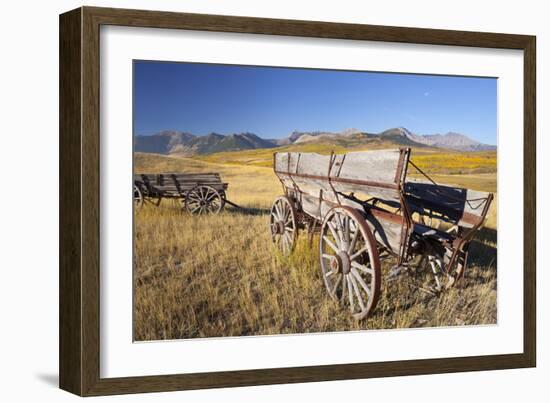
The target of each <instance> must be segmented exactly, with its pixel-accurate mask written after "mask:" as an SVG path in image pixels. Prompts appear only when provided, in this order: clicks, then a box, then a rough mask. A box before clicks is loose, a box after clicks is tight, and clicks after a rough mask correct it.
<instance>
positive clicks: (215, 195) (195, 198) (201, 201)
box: [185, 185, 225, 215]
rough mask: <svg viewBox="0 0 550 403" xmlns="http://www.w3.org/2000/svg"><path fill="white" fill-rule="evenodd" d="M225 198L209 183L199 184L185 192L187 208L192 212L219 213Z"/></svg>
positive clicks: (199, 213)
mask: <svg viewBox="0 0 550 403" xmlns="http://www.w3.org/2000/svg"><path fill="white" fill-rule="evenodd" d="M224 204H225V198H223V197H222V195H220V193H219V192H218V191H217V190H216V189H214V188H213V187H212V186H208V185H198V186H195V187H194V188H193V189H191V190H189V191H188V192H187V193H186V194H185V209H186V210H187V211H188V212H189V213H191V214H198V215H202V214H218V213H219V212H220V211H221V209H222V208H223V205H224Z"/></svg>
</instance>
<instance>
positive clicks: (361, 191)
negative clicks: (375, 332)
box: [270, 148, 493, 319]
mask: <svg viewBox="0 0 550 403" xmlns="http://www.w3.org/2000/svg"><path fill="white" fill-rule="evenodd" d="M410 154H411V150H410V149H409V148H401V149H397V150H377V151H365V152H351V153H347V154H341V155H336V154H332V155H330V156H328V155H319V154H313V153H276V154H274V171H275V174H276V175H277V177H278V178H279V180H280V181H281V184H282V186H283V190H284V195H282V196H280V197H278V198H277V199H276V200H275V201H274V203H273V206H272V209H271V215H270V231H271V236H272V239H273V241H274V242H275V243H276V245H277V246H278V247H279V248H280V250H281V252H283V253H284V254H289V253H291V252H292V250H293V248H294V246H295V243H296V239H297V236H298V233H299V231H300V230H301V229H306V230H307V231H308V233H309V234H310V235H311V234H313V233H314V232H317V231H320V235H319V256H320V266H321V272H322V277H323V280H324V283H325V286H326V288H327V290H328V293H329V295H330V296H331V297H332V298H334V299H336V300H338V301H340V303H341V304H342V305H344V306H347V307H348V308H349V309H350V311H351V313H352V315H353V316H354V317H355V318H356V319H363V318H365V317H367V316H368V315H369V313H370V312H372V310H373V309H374V307H375V306H376V303H377V300H378V297H379V295H380V288H381V287H380V285H381V280H382V278H381V259H383V258H393V259H395V263H396V264H395V266H394V268H393V269H392V274H395V273H398V272H400V271H406V270H408V269H409V268H411V267H426V268H428V269H430V271H431V272H432V274H433V277H434V285H433V289H434V290H437V291H441V290H443V289H444V288H448V287H451V286H452V285H454V284H455V283H456V281H457V280H458V279H460V278H461V276H462V275H463V273H464V269H465V266H466V262H467V258H468V248H469V245H470V242H471V240H472V238H473V236H474V234H475V232H476V230H478V229H479V228H480V227H481V225H482V224H483V221H484V219H485V217H486V215H487V212H488V209H489V206H490V205H491V202H492V200H493V194H492V193H485V192H478V191H473V190H469V189H464V188H460V187H455V186H449V185H439V184H436V183H435V182H434V181H432V180H431V179H430V178H429V177H428V176H427V175H425V174H424V173H423V172H422V171H421V170H420V169H419V168H418V167H416V166H415V168H416V169H417V170H418V171H419V172H420V173H421V174H423V175H424V176H425V178H426V179H427V180H414V179H412V180H409V179H407V171H408V168H409V165H411V164H412V165H414V164H413V163H412V162H411V161H410V160H409V157H410Z"/></svg>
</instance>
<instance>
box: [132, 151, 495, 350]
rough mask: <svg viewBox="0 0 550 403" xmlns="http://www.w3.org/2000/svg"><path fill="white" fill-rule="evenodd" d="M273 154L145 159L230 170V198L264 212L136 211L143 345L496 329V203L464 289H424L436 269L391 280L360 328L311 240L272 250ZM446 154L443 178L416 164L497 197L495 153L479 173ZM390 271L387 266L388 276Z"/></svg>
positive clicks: (146, 167) (141, 157) (144, 164)
mask: <svg viewBox="0 0 550 403" xmlns="http://www.w3.org/2000/svg"><path fill="white" fill-rule="evenodd" d="M317 151H319V150H317ZM271 153H272V150H262V151H258V150H256V151H255V152H250V153H248V152H243V153H241V154H242V155H241V156H240V157H239V158H237V155H236V154H235V153H231V155H229V156H228V155H227V154H229V153H223V154H224V155H222V156H221V155H212V156H208V157H201V159H200V160H199V159H190V158H177V157H166V156H160V155H153V154H136V155H135V170H136V172H152V173H154V172H163V171H165V172H166V171H172V172H174V171H178V172H207V171H208V172H212V171H215V172H219V173H220V174H221V175H222V177H223V179H224V181H226V182H229V184H230V185H229V190H228V198H229V199H230V200H232V201H234V202H235V203H237V204H239V205H242V206H244V207H248V208H250V209H253V210H252V211H249V212H246V213H245V212H243V211H239V210H235V209H232V208H227V207H226V209H225V210H224V211H223V212H222V213H221V214H220V215H217V216H201V217H197V216H190V215H187V214H184V213H182V212H181V210H180V206H179V205H177V204H176V203H172V202H170V201H168V202H163V203H162V204H161V206H160V207H159V208H153V207H148V206H146V207H144V208H143V209H142V210H141V211H139V212H138V213H136V215H135V251H134V252H135V256H134V260H135V276H134V289H135V292H134V299H135V301H134V302H135V312H134V320H135V338H136V340H158V339H177V338H190V337H218V336H242V335H265V334H284V333H305V332H326V331H341V330H357V329H384V328H404V327H432V326H456V325H472V324H492V323H496V315H497V309H496V284H497V275H496V203H494V206H493V207H492V208H491V211H490V214H489V219H488V222H487V228H485V229H484V230H482V231H480V233H479V236H478V239H477V241H476V242H475V243H474V244H473V246H472V248H471V251H470V264H469V268H468V270H467V272H466V276H465V278H464V280H463V281H462V282H461V284H460V286H459V287H456V288H454V289H451V290H449V291H447V292H445V293H443V294H441V295H439V296H436V295H433V294H429V293H425V292H422V291H420V290H419V286H422V285H423V284H424V283H425V282H426V281H429V276H427V275H426V274H425V273H416V274H415V275H404V276H401V277H399V278H398V279H397V280H395V281H393V282H386V281H384V280H383V281H382V296H381V298H380V300H379V302H378V305H377V308H376V309H375V311H374V312H373V314H372V317H370V318H369V319H368V320H366V321H363V322H356V321H354V320H353V319H351V318H350V316H349V315H348V314H347V312H345V311H342V310H341V309H340V307H339V306H338V304H337V303H336V302H334V301H332V300H331V299H330V298H329V297H328V294H327V292H326V290H325V288H324V285H323V281H322V279H321V275H320V269H319V263H318V261H319V257H318V254H317V248H316V247H315V246H314V247H310V246H309V245H308V242H307V239H306V237H305V236H303V237H301V239H300V241H299V243H298V245H297V248H296V250H295V251H294V253H293V254H292V255H291V256H290V257H288V258H284V257H282V256H281V255H280V254H279V253H278V252H277V251H276V250H274V248H273V247H272V246H271V242H270V239H269V234H268V210H269V208H270V206H271V203H272V201H273V199H274V198H275V197H276V196H277V195H279V194H281V193H282V189H281V186H280V183H279V181H278V180H277V178H276V177H275V175H274V174H273V172H272V170H271V168H269V164H270V158H271V157H270V156H271ZM430 153H431V152H430V151H426V152H425V153H424V154H422V153H420V156H422V155H429V154H430ZM252 154H256V155H255V156H253V155H252ZM480 156H481V154H480V155H478V156H476V158H477V157H480ZM432 157H433V156H432ZM463 157H464V158H468V157H467V155H463ZM445 158H446V157H445ZM445 158H443V159H441V160H436V159H433V158H432V159H431V160H432V161H438V162H437V164H438V166H440V167H439V168H437V167H436V165H435V163H434V168H433V169H432V170H430V168H429V167H427V166H426V165H421V164H422V163H421V162H420V160H418V161H417V163H418V164H419V165H420V166H421V167H422V169H426V170H428V171H429V172H430V173H432V174H435V175H434V178H435V179H436V180H441V181H442V182H445V183H452V184H457V185H461V186H468V187H472V188H475V189H479V190H487V191H496V174H495V170H494V169H493V170H492V171H491V169H490V165H491V163H492V162H488V163H487V166H485V167H484V168H483V169H480V166H482V165H483V164H484V163H485V162H486V161H485V162H484V160H483V158H485V157H482V158H478V159H476V160H475V162H474V158H473V157H472V158H471V159H470V162H471V163H463V168H461V169H463V170H466V171H467V172H468V175H464V174H461V175H452V174H450V173H451V172H455V171H456V167H455V166H454V165H453V166H449V167H446V166H445V164H442V163H441V161H444V160H445ZM449 158H451V159H452V157H449ZM493 158H494V161H493V162H494V166H495V167H496V156H494V157H493ZM480 160H481V162H480ZM487 160H488V161H491V157H490V156H489V158H487ZM426 161H428V160H426ZM468 164H469V165H468ZM449 165H450V164H449ZM465 165H468V167H464V166H465ZM313 242H314V244H315V242H316V240H315V239H314V241H313ZM387 270H388V266H384V267H383V278H384V277H385V274H386V273H387Z"/></svg>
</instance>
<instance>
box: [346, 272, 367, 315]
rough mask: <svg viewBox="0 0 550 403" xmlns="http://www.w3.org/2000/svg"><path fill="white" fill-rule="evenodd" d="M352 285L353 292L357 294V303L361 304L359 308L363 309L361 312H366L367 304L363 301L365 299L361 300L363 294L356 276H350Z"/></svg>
mask: <svg viewBox="0 0 550 403" xmlns="http://www.w3.org/2000/svg"><path fill="white" fill-rule="evenodd" d="M348 277H349V279H350V281H351V285H352V286H353V291H354V293H355V296H356V297H357V301H358V302H359V306H360V307H361V310H362V311H363V310H365V302H364V301H363V298H361V292H360V291H359V286H358V285H357V280H356V279H355V277H354V276H348Z"/></svg>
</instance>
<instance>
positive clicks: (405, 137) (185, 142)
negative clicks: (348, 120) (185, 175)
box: [134, 127, 496, 156]
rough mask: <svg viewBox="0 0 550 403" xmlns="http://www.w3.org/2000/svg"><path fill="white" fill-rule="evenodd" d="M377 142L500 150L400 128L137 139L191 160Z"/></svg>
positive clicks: (143, 147) (143, 146)
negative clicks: (306, 146) (296, 146)
mask: <svg viewBox="0 0 550 403" xmlns="http://www.w3.org/2000/svg"><path fill="white" fill-rule="evenodd" d="M373 141H378V142H380V141H383V142H386V143H391V144H395V145H400V146H403V145H404V146H410V147H436V148H443V149H449V150H455V151H489V150H496V146H493V145H488V144H483V143H480V142H479V141H476V140H474V139H472V138H470V137H468V136H466V135H464V134H460V133H454V132H448V133H446V134H428V135H420V134H415V133H412V132H411V131H409V130H407V129H406V128H404V127H396V128H392V129H388V130H384V131H383V132H380V133H366V132H362V131H360V130H357V129H347V130H344V131H342V132H324V131H314V132H299V131H293V132H292V133H290V135H289V136H288V137H285V138H281V139H263V138H261V137H259V136H257V135H256V134H254V133H248V132H246V133H235V134H229V135H223V134H218V133H210V134H207V135H204V136H198V135H195V134H192V133H187V132H180V131H175V130H165V131H162V132H159V133H156V134H153V135H149V136H140V135H138V136H135V137H134V151H138V152H145V153H157V154H180V155H186V156H191V155H197V154H213V153H217V152H222V151H240V150H253V149H259V148H275V147H280V146H288V145H292V144H304V143H314V142H324V143H327V142H335V143H338V144H339V145H342V146H344V147H346V146H350V147H351V146H357V145H362V144H365V145H366V144H368V143H369V142H373Z"/></svg>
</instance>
